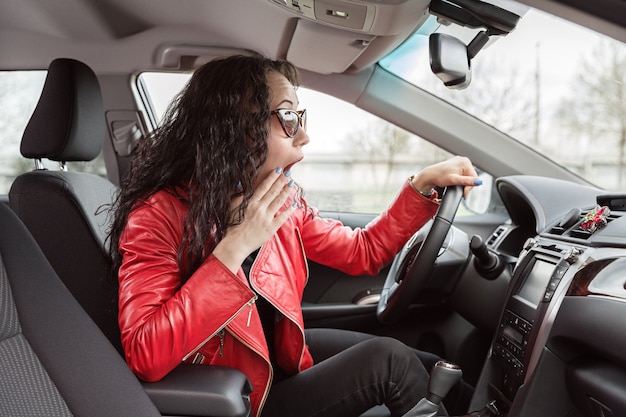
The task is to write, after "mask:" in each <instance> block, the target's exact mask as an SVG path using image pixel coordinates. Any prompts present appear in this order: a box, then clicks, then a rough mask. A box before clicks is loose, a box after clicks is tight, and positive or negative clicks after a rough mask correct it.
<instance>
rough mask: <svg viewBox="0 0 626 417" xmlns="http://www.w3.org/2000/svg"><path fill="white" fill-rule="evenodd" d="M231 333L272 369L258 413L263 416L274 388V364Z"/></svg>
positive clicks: (232, 333) (233, 334)
mask: <svg viewBox="0 0 626 417" xmlns="http://www.w3.org/2000/svg"><path fill="white" fill-rule="evenodd" d="M229 333H230V334H231V335H232V336H233V337H234V338H235V339H237V340H238V341H239V343H241V344H242V345H244V346H245V347H247V348H248V349H250V350H251V351H253V352H254V353H256V354H257V355H259V357H260V358H261V359H263V360H264V361H265V363H266V364H267V366H268V367H269V368H270V379H269V380H268V381H267V385H266V386H265V391H264V392H263V397H262V400H261V403H260V404H259V411H258V413H257V415H261V411H263V406H264V405H265V401H266V400H267V394H268V393H269V388H270V387H271V386H272V381H273V380H274V368H273V367H272V364H271V363H270V362H269V361H268V360H266V359H265V357H264V356H263V354H262V353H261V352H259V351H258V350H257V349H255V348H253V347H252V346H250V344H248V343H247V342H246V341H245V340H243V339H242V338H241V337H239V336H237V335H236V334H235V333H234V332H229Z"/></svg>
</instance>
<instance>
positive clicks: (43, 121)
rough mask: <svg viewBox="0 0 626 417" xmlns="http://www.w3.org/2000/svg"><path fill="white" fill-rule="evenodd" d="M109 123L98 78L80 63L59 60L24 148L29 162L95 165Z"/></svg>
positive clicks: (53, 65) (28, 128) (52, 68)
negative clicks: (94, 161)
mask: <svg viewBox="0 0 626 417" xmlns="http://www.w3.org/2000/svg"><path fill="white" fill-rule="evenodd" d="M105 132H106V122H105V118H104V110H103V104H102V92H101V91H100V84H99V83H98V79H97V77H96V74H95V73H94V72H93V70H92V69H91V68H89V67H88V66H87V65H85V64H84V63H82V62H80V61H76V60H74V59H69V58H59V59H55V60H54V61H52V63H50V66H49V67H48V75H47V77H46V82H45V83H44V86H43V91H42V92H41V97H40V98H39V102H38V103H37V107H35V111H34V112H33V115H32V116H31V118H30V121H29V122H28V125H27V126H26V130H25V131H24V135H23V136H22V144H21V147H20V152H21V154H22V155H23V156H24V157H26V158H47V159H50V160H53V161H65V162H67V161H91V160H92V159H94V158H95V157H96V156H98V154H99V153H100V151H101V150H102V145H103V143H104V136H105Z"/></svg>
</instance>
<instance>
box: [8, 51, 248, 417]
mask: <svg viewBox="0 0 626 417" xmlns="http://www.w3.org/2000/svg"><path fill="white" fill-rule="evenodd" d="M105 133H106V124H105V119H104V111H103V105H102V94H101V91H100V86H99V83H98V80H97V77H96V75H95V73H94V72H93V71H92V70H91V68H89V67H88V66H87V65H85V64H84V63H82V62H79V61H76V60H74V59H68V58H60V59H56V60H54V61H53V62H52V63H51V64H50V66H49V68H48V75H47V78H46V82H45V84H44V88H43V92H42V94H41V98H40V100H39V102H38V104H37V106H36V108H35V111H34V113H33V115H32V116H31V119H30V121H29V123H28V125H27V127H26V130H25V132H24V135H23V137H22V144H21V148H20V151H21V153H22V155H23V156H25V157H27V158H33V159H35V166H36V169H35V170H34V171H32V172H28V173H25V174H22V175H20V176H18V177H17V178H16V179H15V181H14V183H13V185H12V187H11V190H10V191H9V203H10V206H11V208H12V209H13V211H14V212H15V213H17V215H18V216H19V217H20V219H21V220H22V222H23V223H24V224H25V225H26V227H27V228H28V230H29V231H30V233H31V234H32V236H33V237H34V238H35V241H36V242H37V244H38V245H39V247H40V248H41V250H42V251H43V253H44V254H45V256H46V257H47V259H48V261H49V262H50V265H52V267H53V269H54V271H56V274H57V275H58V277H59V278H61V281H62V282H63V284H65V286H66V287H67V289H69V291H70V293H71V294H72V295H73V296H74V298H75V299H76V301H78V303H79V304H80V305H81V306H82V308H83V309H84V310H85V311H86V312H87V313H88V315H89V316H90V317H91V319H92V320H93V321H94V322H95V323H96V324H97V326H98V327H99V328H100V330H102V332H103V333H104V334H105V335H106V337H107V338H108V339H109V342H110V343H111V344H113V346H115V348H116V349H117V350H118V352H119V353H120V354H123V350H122V347H121V341H120V336H119V334H120V333H119V327H118V323H117V312H116V311H114V310H113V307H114V304H113V300H114V297H116V296H117V294H115V293H113V292H112V289H113V287H112V286H111V285H110V284H111V283H112V279H115V278H114V277H113V278H111V277H110V274H111V273H110V271H109V266H108V251H107V247H106V244H107V242H106V234H107V232H108V225H109V222H110V221H111V219H110V218H109V217H108V216H107V214H108V213H107V208H108V205H109V204H111V203H112V202H113V199H114V196H115V193H116V192H117V187H116V186H115V185H114V184H113V183H111V182H109V181H108V180H107V179H105V178H102V177H99V176H97V175H93V174H87V173H81V172H68V171H67V170H65V169H61V170H58V171H55V170H47V169H44V168H43V167H42V164H41V159H43V158H46V159H50V160H52V161H59V162H60V164H61V167H62V168H63V167H64V166H65V162H68V161H90V160H92V159H93V158H95V157H96V156H97V155H98V154H99V153H100V150H101V149H102V145H103V143H104V137H105ZM0 233H2V234H3V236H2V239H3V240H6V239H8V236H7V235H6V234H5V231H4V230H1V231H0ZM23 253H24V257H23V258H22V260H24V259H29V258H30V257H31V251H30V250H26V251H25V252H23ZM50 275H51V274H50V273H47V274H44V276H41V277H40V278H41V280H42V281H45V280H46V278H48V277H49V276H50ZM55 281H57V282H58V278H56V277H55ZM59 284H60V282H59ZM55 285H56V284H55ZM30 290H31V291H32V292H33V293H37V294H38V297H45V295H44V294H46V285H41V286H40V285H38V284H33V285H32V287H30ZM40 291H43V292H42V293H41V294H39V292H40ZM2 294H4V292H3V293H2ZM70 298H71V297H70ZM25 303H26V302H25ZM74 304H75V303H74ZM0 307H1V306H0ZM48 314H53V313H52V312H49V313H48ZM74 314H77V315H80V313H77V312H75V313H74ZM51 319H52V318H51ZM3 321H4V317H3V318H2V320H0V327H1V326H2V323H3ZM45 322H46V320H43V321H42V323H45ZM65 326H66V327H67V329H66V330H67V331H71V328H72V327H73V326H74V322H73V321H72V320H71V319H69V318H66V319H65ZM54 329H55V328H54V327H51V328H50V331H51V332H54V331H55V330H54ZM42 331H44V333H45V328H44V329H43V330H42ZM77 331H79V329H77ZM2 334H3V333H2V330H0V335H2ZM50 336H54V335H53V334H51V335H50ZM79 336H80V335H77V336H76V337H72V336H69V337H68V338H67V340H66V341H67V342H68V343H69V344H72V343H73V345H72V346H73V347H80V346H81V343H82V338H81V337H79ZM85 349H87V350H86V351H85V352H82V353H84V354H85V355H87V356H89V355H92V356H91V360H92V361H94V362H98V363H100V361H101V360H102V359H105V358H103V356H102V355H101V354H100V353H99V351H97V350H92V351H90V347H89V345H86V346H85ZM0 350H1V347H0ZM72 352H73V350H71V349H70V350H68V355H69V356H71V355H72V354H73V353H72ZM44 354H46V352H44ZM1 356H2V352H1V351H0V360H2V358H1ZM53 359H54V358H51V360H53ZM118 359H119V360H122V358H121V357H119V355H118ZM122 363H123V360H122ZM124 366H125V367H126V368H127V370H128V372H130V370H129V369H128V367H127V366H126V365H125V364H124ZM2 369H4V368H2V364H1V363H0V371H1V370H2ZM85 369H86V370H88V369H89V368H88V367H87V368H85ZM74 372H76V373H81V372H83V368H82V365H81V362H80V361H78V362H77V363H76V366H75V368H74ZM20 373H21V371H20ZM0 375H3V374H2V372H0ZM94 377H99V376H97V375H96V376H94ZM2 378H3V377H0V388H1V389H4V388H3V387H2V385H3V383H4V380H3V379H2ZM110 381H113V382H115V379H114V378H111V379H110ZM84 382H85V383H88V381H84ZM55 383H56V381H55ZM122 386H123V380H122ZM143 387H144V389H145V392H147V393H148V395H149V397H150V399H151V400H152V401H153V403H154V404H155V405H156V406H157V407H158V409H159V410H160V411H161V412H162V413H163V414H164V415H177V416H187V415H190V416H220V417H247V416H249V415H250V414H251V407H250V399H249V394H250V390H251V385H250V383H249V381H248V379H247V378H246V376H245V375H244V374H243V373H242V372H240V371H238V370H236V369H232V368H226V367H220V366H208V365H190V364H185V363H183V364H181V365H180V366H178V367H177V368H176V369H174V370H173V371H172V372H170V373H169V374H168V375H167V376H166V377H165V378H163V379H162V380H161V381H158V382H152V383H147V382H144V383H143ZM131 392H132V391H131ZM142 394H143V393H142ZM101 396H102V397H105V398H106V397H108V396H109V392H107V391H103V392H102V393H101ZM0 400H2V398H1V397H0ZM84 400H85V401H87V402H89V396H87V395H85V398H84ZM94 404H99V402H97V401H96V402H94ZM104 409H106V408H104ZM34 414H36V415H37V414H38V415H49V416H52V415H54V414H51V413H47V412H44V413H34ZM0 415H12V414H11V413H9V414H4V413H3V409H2V403H1V402H0ZM60 415H63V414H60ZM77 415H98V414H97V413H93V414H92V413H79V414H77ZM109 415H111V416H141V415H145V414H141V413H135V412H134V411H133V410H132V409H129V411H128V412H121V411H120V412H112V413H110V414H109Z"/></svg>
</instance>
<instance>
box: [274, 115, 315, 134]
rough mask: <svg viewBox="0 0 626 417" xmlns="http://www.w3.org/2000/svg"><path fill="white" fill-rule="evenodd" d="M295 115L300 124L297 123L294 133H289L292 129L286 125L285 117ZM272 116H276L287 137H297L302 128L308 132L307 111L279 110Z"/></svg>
mask: <svg viewBox="0 0 626 417" xmlns="http://www.w3.org/2000/svg"><path fill="white" fill-rule="evenodd" d="M289 113H293V114H295V115H296V117H297V118H298V123H296V126H295V128H294V129H293V133H289V131H290V130H291V127H288V126H287V125H285V115H286V114H289ZM271 114H272V115H274V114H275V115H276V117H277V118H278V121H279V122H280V125H281V127H282V128H283V132H285V135H287V136H289V137H290V138H293V137H295V136H296V135H297V134H298V129H299V128H300V126H302V129H304V130H305V131H306V109H303V110H291V109H277V110H274V111H272V112H271Z"/></svg>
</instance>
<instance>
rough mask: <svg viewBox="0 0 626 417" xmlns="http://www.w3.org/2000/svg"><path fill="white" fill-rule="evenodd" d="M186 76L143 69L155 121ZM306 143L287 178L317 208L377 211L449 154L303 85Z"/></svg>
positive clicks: (300, 94)
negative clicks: (423, 170)
mask: <svg viewBox="0 0 626 417" xmlns="http://www.w3.org/2000/svg"><path fill="white" fill-rule="evenodd" d="M189 77H190V75H189V74H182V75H181V74H172V73H143V74H141V75H140V76H139V77H138V81H139V82H140V83H141V84H142V88H140V89H139V91H143V92H144V93H145V94H146V95H147V97H144V102H146V103H148V104H149V105H150V106H151V107H152V111H153V112H154V113H155V115H156V119H157V120H159V119H160V118H161V117H162V115H163V113H164V111H165V110H166V108H167V106H168V105H169V103H170V102H171V100H172V98H173V97H174V96H175V95H176V94H177V92H178V91H180V90H181V89H182V88H183V86H184V84H185V82H186V81H187V80H188V79H189ZM298 99H299V100H300V107H301V108H306V109H307V116H308V117H307V132H308V134H309V136H310V137H311V142H310V143H309V144H308V145H306V147H305V149H304V155H305V157H304V160H303V161H302V162H300V163H299V164H298V165H296V166H295V167H294V168H293V177H294V179H295V180H296V181H297V183H298V184H299V185H300V186H301V187H302V189H303V190H304V197H305V199H306V200H307V202H308V203H309V204H310V205H312V206H314V207H316V208H318V209H320V210H322V211H340V212H353V213H372V214H373V213H380V212H381V211H382V210H384V209H385V208H387V206H388V204H389V203H390V202H391V199H392V198H393V197H394V196H395V194H396V193H397V192H398V190H399V189H400V187H401V186H402V184H403V182H404V181H406V180H407V178H408V177H409V176H410V175H412V174H415V173H416V172H418V171H419V170H420V169H421V168H423V167H425V166H427V165H430V164H432V163H435V162H439V161H441V160H443V159H446V158H449V157H450V156H451V155H450V154H449V153H448V152H446V151H444V150H442V149H441V148H438V147H436V146H434V145H433V144H431V143H430V142H428V141H426V140H423V139H421V138H419V137H417V136H415V135H413V134H411V133H409V132H407V131H405V130H403V129H401V128H399V127H397V126H394V125H392V124H390V123H388V122H386V121H385V120H383V119H380V118H378V117H376V116H374V115H372V114H369V113H367V112H365V111H363V110H361V109H359V108H357V107H356V106H354V105H352V104H349V103H346V102H344V101H341V100H338V99H336V98H333V97H331V96H328V95H326V94H322V93H319V92H316V91H313V90H309V89H306V88H299V89H298Z"/></svg>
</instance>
